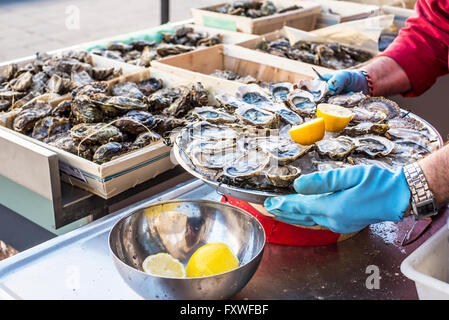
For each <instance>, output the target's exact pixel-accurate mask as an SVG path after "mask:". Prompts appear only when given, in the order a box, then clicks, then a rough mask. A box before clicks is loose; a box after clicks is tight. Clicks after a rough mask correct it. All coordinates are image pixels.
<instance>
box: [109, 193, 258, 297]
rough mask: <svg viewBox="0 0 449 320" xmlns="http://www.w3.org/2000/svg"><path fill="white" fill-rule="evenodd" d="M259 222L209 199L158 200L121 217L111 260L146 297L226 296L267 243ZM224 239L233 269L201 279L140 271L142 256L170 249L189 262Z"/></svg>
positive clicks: (237, 288) (243, 279)
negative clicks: (236, 263)
mask: <svg viewBox="0 0 449 320" xmlns="http://www.w3.org/2000/svg"><path fill="white" fill-rule="evenodd" d="M265 240H266V239H265V232H264V230H263V227H262V225H261V224H260V223H259V221H257V219H256V218H254V217H253V216H252V215H250V214H249V213H247V212H245V211H243V210H242V209H239V208H237V207H234V206H231V205H227V204H224V203H219V202H214V201H208V200H173V201H166V202H160V203H156V204H154V205H151V206H148V207H145V208H143V209H140V210H138V211H135V212H132V213H130V214H129V215H127V216H125V217H123V218H122V219H120V220H119V221H118V222H117V223H116V224H115V226H114V227H113V228H112V230H111V232H110V234H109V248H110V252H111V256H112V259H113V261H114V264H115V266H116V267H117V270H118V271H119V273H120V275H121V276H122V278H123V280H124V281H125V282H126V283H127V284H128V285H129V286H130V287H131V288H132V289H133V290H134V291H135V292H136V293H137V294H139V295H140V296H142V297H144V298H147V299H228V298H230V297H232V296H233V295H235V294H236V293H237V292H239V291H240V290H241V289H242V288H243V287H244V286H245V285H246V284H247V283H248V281H249V280H250V279H251V277H252V276H253V275H254V273H255V272H256V269H257V267H258V266H259V263H260V259H261V258H262V254H263V250H264V247H265ZM211 242H224V243H226V244H227V245H228V246H229V248H230V249H231V251H232V252H233V253H234V254H235V255H236V256H237V258H238V259H239V261H240V266H239V267H238V268H237V269H234V270H231V271H228V272H226V273H222V274H218V275H214V276H208V277H203V278H168V277H159V276H153V275H150V274H147V273H145V272H143V271H142V262H143V261H144V259H145V258H146V257H147V256H149V255H151V254H156V253H159V252H168V253H170V254H171V255H172V256H173V257H175V258H176V259H178V260H179V261H181V262H182V263H183V264H185V265H186V264H187V262H188V261H189V258H190V257H191V255H192V254H193V253H194V252H195V250H197V249H198V248H199V247H201V246H202V245H205V244H207V243H211Z"/></svg>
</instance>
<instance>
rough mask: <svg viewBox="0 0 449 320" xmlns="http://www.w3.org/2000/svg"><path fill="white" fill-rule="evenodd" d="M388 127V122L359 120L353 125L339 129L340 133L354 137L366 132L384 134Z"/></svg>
mask: <svg viewBox="0 0 449 320" xmlns="http://www.w3.org/2000/svg"><path fill="white" fill-rule="evenodd" d="M389 129H390V127H389V125H388V124H381V123H372V122H361V123H359V124H357V125H355V126H348V127H346V128H344V129H343V130H342V131H340V134H341V135H345V136H350V137H355V136H362V135H366V134H377V135H384V134H385V133H386V132H387V131H388V130H389Z"/></svg>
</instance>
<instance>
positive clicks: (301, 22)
mask: <svg viewBox="0 0 449 320" xmlns="http://www.w3.org/2000/svg"><path fill="white" fill-rule="evenodd" d="M254 1H261V0H254ZM272 2H273V3H274V4H275V5H276V6H278V7H287V6H290V5H294V4H296V5H299V6H302V7H303V8H302V9H297V10H292V11H288V12H285V13H281V14H274V15H271V16H267V17H261V18H255V19H252V18H248V17H242V16H234V15H230V14H222V13H218V12H213V11H210V10H208V9H214V8H217V7H219V6H222V5H224V4H226V3H222V4H219V5H215V6H211V7H205V8H192V9H190V10H191V13H192V17H193V19H194V21H195V24H198V25H203V26H207V27H213V28H219V29H226V30H230V31H238V32H244V33H251V34H258V35H260V34H265V33H268V32H271V31H274V30H277V29H280V28H282V27H283V26H286V25H287V26H291V27H295V28H298V29H302V30H313V29H314V27H315V22H316V18H317V16H318V15H319V13H320V11H321V7H320V5H319V4H318V3H316V2H312V1H293V0H272Z"/></svg>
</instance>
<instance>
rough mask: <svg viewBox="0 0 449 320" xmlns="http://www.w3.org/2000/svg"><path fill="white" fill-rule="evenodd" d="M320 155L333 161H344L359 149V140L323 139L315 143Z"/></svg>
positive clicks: (342, 138) (343, 138) (345, 138)
mask: <svg viewBox="0 0 449 320" xmlns="http://www.w3.org/2000/svg"><path fill="white" fill-rule="evenodd" d="M315 146H316V149H317V151H318V153H319V154H320V155H322V156H326V157H329V158H330V159H332V160H342V159H344V158H345V157H346V156H348V155H349V154H350V153H351V152H352V151H353V150H355V149H356V148H357V140H354V139H352V138H350V137H346V136H339V137H337V138H330V139H323V140H320V141H317V142H315Z"/></svg>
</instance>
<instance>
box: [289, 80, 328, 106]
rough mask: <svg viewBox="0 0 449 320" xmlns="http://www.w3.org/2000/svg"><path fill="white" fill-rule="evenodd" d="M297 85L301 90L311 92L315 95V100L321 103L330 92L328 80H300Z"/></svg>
mask: <svg viewBox="0 0 449 320" xmlns="http://www.w3.org/2000/svg"><path fill="white" fill-rule="evenodd" d="M296 87H297V88H298V89H301V90H305V91H308V92H310V93H311V94H312V95H313V102H315V103H320V102H321V101H323V99H324V98H325V97H326V95H327V93H328V87H327V82H326V81H321V80H318V79H315V80H299V82H298V83H297V84H296Z"/></svg>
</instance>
